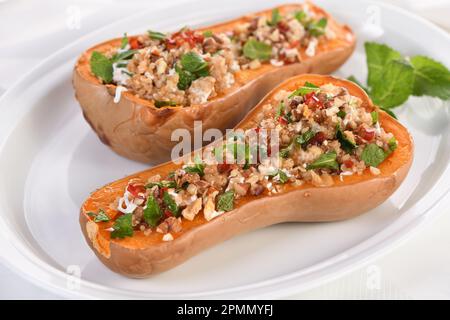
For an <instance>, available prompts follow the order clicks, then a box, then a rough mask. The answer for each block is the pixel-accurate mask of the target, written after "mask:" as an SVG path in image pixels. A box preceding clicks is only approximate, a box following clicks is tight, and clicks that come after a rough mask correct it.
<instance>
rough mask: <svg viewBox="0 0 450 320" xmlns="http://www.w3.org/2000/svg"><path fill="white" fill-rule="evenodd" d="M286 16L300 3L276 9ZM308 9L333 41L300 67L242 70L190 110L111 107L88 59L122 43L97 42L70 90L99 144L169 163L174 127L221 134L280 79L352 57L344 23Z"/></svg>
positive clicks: (225, 26)
mask: <svg viewBox="0 0 450 320" xmlns="http://www.w3.org/2000/svg"><path fill="white" fill-rule="evenodd" d="M278 8H279V10H280V12H281V13H282V14H283V13H284V12H289V11H292V10H296V9H298V8H299V5H294V4H293V5H284V6H280V7H278ZM311 8H312V9H311V10H312V11H314V12H315V13H317V14H319V15H324V16H326V17H327V18H328V28H330V30H332V31H333V33H334V34H335V35H336V38H335V39H330V40H327V41H325V42H324V43H323V44H319V46H318V47H317V49H316V54H315V56H313V57H309V56H307V55H306V54H305V50H304V49H302V50H300V51H301V52H300V53H301V56H302V60H303V61H302V62H301V63H294V64H289V65H284V66H282V67H274V66H272V65H271V64H263V65H262V67H260V68H258V69H255V70H242V71H239V72H237V73H236V74H235V80H236V81H235V84H234V85H233V86H232V87H230V88H228V89H227V90H226V91H225V92H224V93H222V94H221V95H219V96H217V97H214V98H212V99H211V100H210V101H208V102H207V103H204V104H200V105H192V106H190V107H182V106H176V107H163V108H155V107H154V102H153V101H150V100H144V99H141V98H138V97H137V96H135V95H133V94H132V93H130V92H123V93H122V97H121V99H120V101H119V102H118V103H114V101H113V100H114V95H115V91H116V86H115V85H112V84H108V85H103V84H102V83H101V82H100V81H99V80H98V79H97V78H96V77H95V76H94V75H92V73H91V70H90V65H89V60H90V57H91V54H92V52H93V51H105V50H107V49H108V48H111V47H117V46H119V45H120V42H121V39H113V40H110V41H107V42H104V43H101V44H98V45H96V46H94V47H92V48H90V49H89V50H87V51H86V52H84V53H83V54H82V55H81V57H80V58H79V59H78V61H77V63H76V65H75V68H74V72H73V86H74V89H75V97H76V99H77V100H78V102H79V104H80V106H81V109H82V112H83V115H84V117H85V119H86V121H87V122H88V123H89V124H90V126H91V127H92V129H93V130H94V131H95V132H96V133H97V135H98V137H99V138H100V140H101V141H102V142H103V143H104V144H106V145H108V146H109V147H110V148H111V149H112V150H114V151H115V152H116V153H118V154H119V155H122V156H124V157H126V158H129V159H132V160H136V161H140V162H144V163H150V164H158V163H161V162H164V161H168V160H170V151H171V150H172V148H173V146H174V145H176V144H177V141H171V135H172V132H173V131H174V130H175V129H186V130H188V131H189V132H191V133H192V132H193V126H194V121H202V129H203V131H205V130H207V129H209V128H217V129H219V130H221V131H222V132H224V131H225V129H229V128H233V127H234V126H235V125H236V124H237V123H238V122H239V121H240V120H241V119H242V118H243V117H244V116H245V114H246V113H247V112H248V111H249V110H250V109H251V108H252V107H253V106H255V105H256V104H257V103H258V102H259V100H261V99H262V98H263V97H264V96H265V95H266V94H267V93H268V92H269V91H270V90H271V89H272V88H274V87H275V86H276V85H277V84H279V83H281V82H282V81H284V80H286V79H288V78H290V77H292V76H295V75H298V74H302V73H318V74H329V73H331V72H333V71H335V70H336V69H338V68H339V67H340V66H341V65H342V64H343V63H344V62H345V61H346V60H347V59H348V57H349V56H350V55H351V54H352V52H353V50H354V48H355V42H356V41H355V36H354V34H353V32H352V31H351V29H350V28H349V27H348V26H346V25H341V24H339V23H338V22H336V21H335V20H334V19H333V18H332V17H331V16H330V15H329V14H328V13H327V12H325V11H324V10H322V9H320V8H318V7H316V6H313V5H311ZM271 11H272V10H266V11H263V12H259V13H255V14H254V15H249V16H244V17H241V18H238V19H235V20H232V21H229V22H226V23H221V24H218V25H215V26H211V27H206V28H203V29H202V30H211V31H214V32H222V31H227V30H232V29H233V26H234V25H236V24H238V23H242V22H245V21H248V20H250V19H251V18H252V16H255V15H267V16H270V14H271Z"/></svg>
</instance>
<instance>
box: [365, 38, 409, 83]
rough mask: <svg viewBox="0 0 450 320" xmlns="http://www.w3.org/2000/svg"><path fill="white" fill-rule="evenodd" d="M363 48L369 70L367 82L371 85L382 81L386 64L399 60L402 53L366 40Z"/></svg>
mask: <svg viewBox="0 0 450 320" xmlns="http://www.w3.org/2000/svg"><path fill="white" fill-rule="evenodd" d="M364 48H365V49H366V59H367V68H368V71H369V74H368V77H367V84H368V85H369V87H372V86H374V85H376V84H378V83H379V82H380V81H382V79H383V71H384V69H385V67H386V65H387V64H388V63H389V62H391V61H392V60H401V59H402V55H401V54H400V52H398V51H396V50H394V49H392V48H390V47H388V46H387V45H385V44H380V43H375V42H366V43H365V44H364Z"/></svg>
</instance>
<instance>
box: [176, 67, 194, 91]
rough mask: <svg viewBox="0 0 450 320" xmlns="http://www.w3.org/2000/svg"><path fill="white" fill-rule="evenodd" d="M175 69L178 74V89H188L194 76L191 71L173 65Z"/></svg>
mask: <svg viewBox="0 0 450 320" xmlns="http://www.w3.org/2000/svg"><path fill="white" fill-rule="evenodd" d="M175 71H176V72H177V73H178V76H179V79H178V84H177V87H178V89H180V90H186V89H188V88H189V87H190V86H191V83H192V81H194V80H195V76H194V75H193V74H192V73H190V72H188V71H185V70H183V69H181V68H180V67H178V66H175Z"/></svg>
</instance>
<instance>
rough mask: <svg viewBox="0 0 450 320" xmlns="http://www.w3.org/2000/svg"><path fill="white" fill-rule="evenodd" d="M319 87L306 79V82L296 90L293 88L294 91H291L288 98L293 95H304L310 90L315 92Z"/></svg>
mask: <svg viewBox="0 0 450 320" xmlns="http://www.w3.org/2000/svg"><path fill="white" fill-rule="evenodd" d="M319 89H320V88H319V87H318V86H316V85H315V84H313V83H311V82H308V81H307V82H305V84H304V85H303V86H302V87H300V88H298V89H297V90H295V91H294V92H292V93H291V94H290V95H289V97H288V98H292V97H295V96H304V95H306V94H308V93H311V92H317V91H319Z"/></svg>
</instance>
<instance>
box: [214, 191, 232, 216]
mask: <svg viewBox="0 0 450 320" xmlns="http://www.w3.org/2000/svg"><path fill="white" fill-rule="evenodd" d="M217 209H218V210H220V211H227V212H228V211H231V210H233V209H234V191H232V190H230V191H227V192H225V193H222V194H221V195H219V196H218V197H217Z"/></svg>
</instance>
